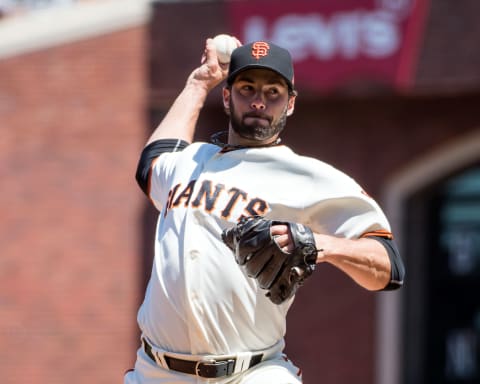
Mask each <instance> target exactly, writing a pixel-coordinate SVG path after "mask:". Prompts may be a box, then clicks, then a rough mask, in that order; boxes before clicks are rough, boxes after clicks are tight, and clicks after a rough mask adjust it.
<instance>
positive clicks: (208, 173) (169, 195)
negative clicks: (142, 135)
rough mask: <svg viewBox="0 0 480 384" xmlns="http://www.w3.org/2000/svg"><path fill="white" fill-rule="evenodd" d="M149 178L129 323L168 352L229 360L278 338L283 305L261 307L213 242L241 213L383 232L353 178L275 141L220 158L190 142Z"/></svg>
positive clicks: (315, 226)
mask: <svg viewBox="0 0 480 384" xmlns="http://www.w3.org/2000/svg"><path fill="white" fill-rule="evenodd" d="M151 172H152V173H151V177H150V189H149V197H150V198H151V200H152V202H153V203H154V204H155V206H156V207H157V208H158V209H159V210H160V211H161V212H160V214H159V220H158V224H157V229H156V239H155V258H154V264H153V269H152V275H151V278H150V281H149V284H148V288H147V292H146V296H145V300H144V302H143V304H142V306H141V308H140V310H139V313H138V322H139V326H140V328H141V330H142V332H143V333H144V334H145V335H146V336H147V338H148V339H150V340H151V342H153V343H154V344H156V345H157V346H159V347H162V348H164V349H166V350H169V351H175V352H179V353H191V354H228V353H234V352H241V351H254V350H260V349H264V348H266V347H269V346H271V345H273V344H275V343H276V342H278V341H279V340H282V339H283V337H284V334H285V317H286V313H287V311H288V308H289V307H290V305H291V303H292V300H289V301H287V302H285V303H283V304H282V305H275V304H273V303H272V302H270V300H269V299H268V298H267V297H265V291H264V290H261V289H260V288H258V286H257V283H256V281H255V280H254V279H251V278H249V277H247V276H246V274H245V273H244V272H243V270H242V269H241V268H240V267H239V266H238V265H237V264H236V262H235V259H234V256H233V254H232V252H231V251H230V250H229V249H228V248H227V246H226V245H225V244H224V243H223V242H222V240H221V232H222V230H223V229H224V228H227V227H230V226H232V225H233V224H234V223H236V222H237V221H238V220H239V218H241V217H242V216H248V215H254V214H259V215H262V216H266V217H268V218H272V219H276V220H285V221H294V222H299V223H302V224H304V225H308V226H310V227H311V228H312V230H313V231H314V232H319V233H325V234H330V235H335V236H341V237H347V238H358V237H360V236H362V235H363V234H365V233H369V232H377V231H378V232H389V231H390V227H389V224H388V222H387V219H386V218H385V215H384V214H383V212H382V211H381V209H380V208H379V206H378V205H377V203H376V202H375V201H374V200H373V199H372V198H370V197H369V196H368V195H366V194H365V193H364V192H363V190H362V188H361V187H360V186H359V185H358V184H357V183H356V182H355V181H354V180H353V179H352V178H350V177H348V176H347V175H345V174H344V173H342V172H340V171H339V170H337V169H335V168H333V167H332V166H330V165H327V164H325V163H323V162H321V161H318V160H316V159H312V158H309V157H303V156H299V155H297V154H295V153H294V152H292V150H290V149H289V148H288V147H286V146H283V145H279V146H274V147H267V148H246V149H237V150H233V151H227V152H223V151H222V150H221V148H220V147H218V146H216V145H213V144H207V143H194V144H191V145H189V146H187V147H186V148H185V149H183V151H181V152H172V153H164V154H162V155H161V156H159V157H158V158H157V159H156V160H155V161H154V163H153V165H152V170H151Z"/></svg>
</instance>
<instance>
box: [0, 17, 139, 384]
mask: <svg viewBox="0 0 480 384" xmlns="http://www.w3.org/2000/svg"><path fill="white" fill-rule="evenodd" d="M144 46H145V28H144V27H139V28H133V29H129V30H125V31H121V32H116V33H112V34H109V35H105V36H102V37H98V38H94V39H89V40H85V41H79V42H75V43H71V44H68V45H65V46H60V47H55V48H51V49H48V50H43V51H40V52H36V53H30V54H25V55H22V56H19V57H14V58H10V59H7V60H2V61H0V127H1V139H0V173H1V185H2V193H1V194H0V212H1V217H2V220H1V221H0V252H1V257H0V287H1V288H0V372H1V376H2V377H1V380H0V381H1V382H2V383H4V384H14V383H15V384H17V383H18V384H20V383H22V384H26V383H39V384H40V383H41V384H43V383H50V384H54V383H58V384H64V383H69V384H74V383H96V384H98V383H114V382H117V383H118V382H122V376H123V371H124V370H125V369H127V368H129V367H131V365H132V364H133V361H134V354H135V348H136V342H137V340H136V337H137V334H136V323H135V316H136V310H137V307H138V304H139V300H140V292H139V287H138V282H139V280H140V279H139V270H140V269H141V267H140V266H139V265H140V260H141V259H140V255H139V251H138V250H139V249H140V245H139V241H140V234H139V232H140V231H139V229H138V228H139V222H140V220H141V218H140V216H141V213H142V206H143V202H144V200H143V197H142V195H141V193H140V192H139V189H137V187H136V186H135V181H134V172H135V167H136V162H137V158H138V154H139V151H140V149H141V147H142V146H143V142H144V136H145V116H144V115H145V89H146V87H145V82H146V80H145V68H146V64H145V51H144Z"/></svg>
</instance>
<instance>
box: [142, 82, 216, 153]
mask: <svg viewBox="0 0 480 384" xmlns="http://www.w3.org/2000/svg"><path fill="white" fill-rule="evenodd" d="M207 94H208V91H207V90H206V89H205V88H204V87H202V86H200V85H199V84H196V83H195V82H194V81H189V82H187V85H186V86H185V88H184V89H183V90H182V92H181V93H180V94H179V95H178V97H177V98H176V100H175V101H174V103H173V104H172V106H171V107H170V110H169V111H168V112H167V114H166V115H165V117H164V118H163V120H162V122H161V123H160V124H159V125H158V127H157V128H156V129H155V131H154V132H153V133H152V135H151V136H150V138H149V139H148V141H147V145H148V144H150V143H151V142H153V141H155V140H159V139H173V138H174V139H181V140H185V141H187V142H189V143H191V142H192V141H193V136H194V134H195V126H196V124H197V121H198V117H199V115H200V111H201V109H202V107H203V104H204V102H205V99H206V97H207Z"/></svg>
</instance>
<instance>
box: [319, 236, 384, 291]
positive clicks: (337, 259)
mask: <svg viewBox="0 0 480 384" xmlns="http://www.w3.org/2000/svg"><path fill="white" fill-rule="evenodd" d="M315 241H316V243H317V248H318V249H322V251H319V252H318V257H317V263H322V262H327V263H330V264H332V265H333V266H335V267H337V268H338V269H340V270H342V271H343V272H345V273H346V274H347V275H348V276H350V277H351V278H352V279H353V280H354V281H355V282H357V283H358V284H359V285H361V286H362V287H364V288H366V289H368V290H372V291H373V290H380V289H383V288H385V286H386V285H387V284H388V283H389V281H390V275H391V271H390V268H391V266H390V260H389V257H388V253H387V251H386V249H385V247H384V246H383V245H382V244H381V243H380V242H378V241H376V240H373V239H368V238H361V239H344V238H338V237H333V236H327V235H321V234H315Z"/></svg>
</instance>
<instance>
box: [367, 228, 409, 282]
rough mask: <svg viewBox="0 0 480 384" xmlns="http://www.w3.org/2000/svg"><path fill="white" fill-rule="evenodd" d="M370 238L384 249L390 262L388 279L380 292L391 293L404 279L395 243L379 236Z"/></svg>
mask: <svg viewBox="0 0 480 384" xmlns="http://www.w3.org/2000/svg"><path fill="white" fill-rule="evenodd" d="M371 238H373V239H375V240H377V241H379V242H380V243H381V244H382V245H383V246H384V247H385V249H386V251H387V254H388V259H389V261H390V279H389V281H388V283H387V284H386V285H385V286H384V287H383V288H382V289H380V290H381V291H393V290H396V289H399V288H401V287H402V286H403V281H404V279H405V265H404V263H403V260H402V258H401V256H400V252H399V251H398V248H397V246H396V244H395V242H394V241H393V240H392V239H388V238H384V237H379V236H372V237H371Z"/></svg>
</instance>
